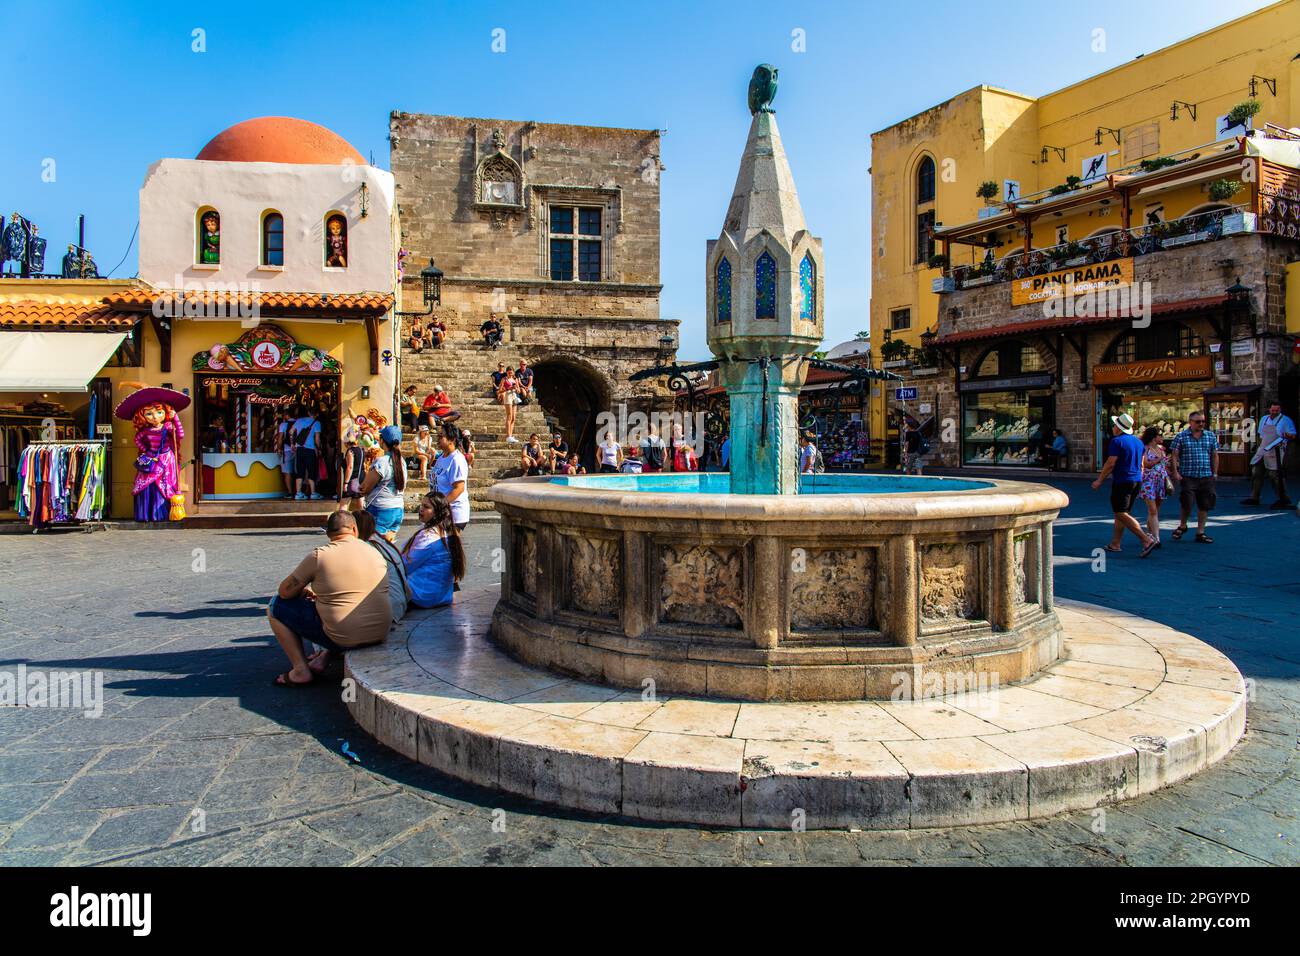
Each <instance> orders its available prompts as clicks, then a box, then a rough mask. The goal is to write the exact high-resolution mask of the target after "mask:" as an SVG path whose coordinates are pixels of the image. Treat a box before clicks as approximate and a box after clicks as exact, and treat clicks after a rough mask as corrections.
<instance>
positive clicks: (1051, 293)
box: [1011, 259, 1133, 305]
mask: <svg viewBox="0 0 1300 956" xmlns="http://www.w3.org/2000/svg"><path fill="white" fill-rule="evenodd" d="M1132 282H1133V260H1132V259H1112V260H1111V261H1110V262H1093V263H1089V264H1088V265H1084V266H1075V267H1073V268H1071V269H1057V270H1056V271H1055V272H1045V273H1043V274H1042V275H1039V276H1026V277H1025V278H1023V279H1015V280H1013V281H1012V283H1011V304H1012V305H1031V304H1033V303H1035V302H1044V301H1046V300H1047V299H1054V298H1056V297H1057V296H1062V295H1065V294H1066V293H1067V292H1068V293H1069V294H1070V295H1083V294H1085V293H1088V292H1105V291H1106V290H1107V289H1110V288H1114V287H1115V286H1120V285H1130V284H1132Z"/></svg>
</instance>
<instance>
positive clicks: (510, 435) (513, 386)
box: [497, 366, 519, 444]
mask: <svg viewBox="0 0 1300 956" xmlns="http://www.w3.org/2000/svg"><path fill="white" fill-rule="evenodd" d="M497 401H498V402H500V403H501V404H502V405H504V406H505V410H506V441H508V442H514V443H516V444H518V443H519V439H518V438H516V437H515V418H516V416H517V415H518V414H519V383H518V382H517V381H516V380H515V373H514V370H513V369H511V368H510V367H508V366H507V368H506V373H505V375H504V377H502V379H501V382H500V384H499V385H497Z"/></svg>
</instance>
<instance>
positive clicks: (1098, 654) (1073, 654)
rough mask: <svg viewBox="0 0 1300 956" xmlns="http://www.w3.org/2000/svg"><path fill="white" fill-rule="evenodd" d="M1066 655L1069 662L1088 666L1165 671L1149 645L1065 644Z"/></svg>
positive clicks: (1161, 662) (1157, 654)
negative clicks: (1088, 664)
mask: <svg viewBox="0 0 1300 956" xmlns="http://www.w3.org/2000/svg"><path fill="white" fill-rule="evenodd" d="M1066 645H1067V646H1066V655H1067V657H1068V659H1069V660H1071V661H1085V662H1087V663H1090V664H1110V665H1112V666H1117V667H1133V668H1137V669H1139V670H1158V671H1163V670H1164V669H1165V660H1164V658H1163V657H1161V656H1160V654H1159V653H1158V652H1157V651H1156V650H1155V648H1153V647H1151V646H1150V645H1146V646H1142V647H1139V646H1136V645H1134V646H1129V645H1112V644H1078V643H1075V644H1071V643H1070V642H1069V641H1067V642H1066Z"/></svg>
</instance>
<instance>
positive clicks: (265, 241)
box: [262, 210, 284, 266]
mask: <svg viewBox="0 0 1300 956" xmlns="http://www.w3.org/2000/svg"><path fill="white" fill-rule="evenodd" d="M262 265H264V266H283V265H284V216H282V215H280V214H279V213H278V212H275V211H273V210H272V211H267V212H265V213H263V214H262Z"/></svg>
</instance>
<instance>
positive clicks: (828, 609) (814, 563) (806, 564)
mask: <svg viewBox="0 0 1300 956" xmlns="http://www.w3.org/2000/svg"><path fill="white" fill-rule="evenodd" d="M789 567H790V575H789V579H790V627H791V628H793V629H796V630H810V629H818V628H875V627H879V623H878V618H877V614H876V608H875V603H876V600H875V598H876V551H875V549H874V548H797V549H794V550H793V552H792V553H791V559H790V565H789Z"/></svg>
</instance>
